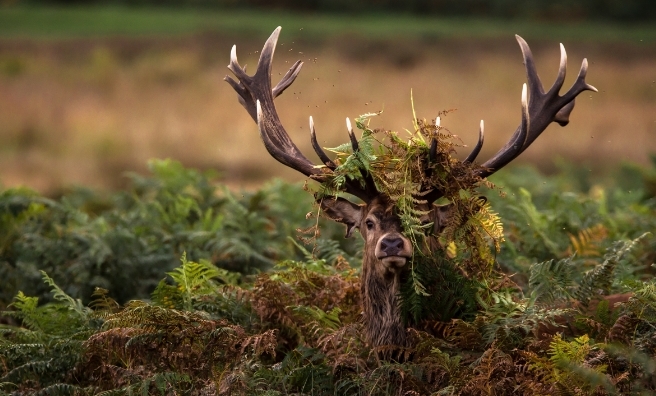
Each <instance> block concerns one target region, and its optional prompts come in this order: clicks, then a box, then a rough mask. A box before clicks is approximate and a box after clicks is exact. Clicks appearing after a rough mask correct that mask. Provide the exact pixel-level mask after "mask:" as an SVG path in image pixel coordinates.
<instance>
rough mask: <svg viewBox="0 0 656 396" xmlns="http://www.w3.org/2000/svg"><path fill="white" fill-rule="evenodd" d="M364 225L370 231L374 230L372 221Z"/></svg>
mask: <svg viewBox="0 0 656 396" xmlns="http://www.w3.org/2000/svg"><path fill="white" fill-rule="evenodd" d="M364 224H365V225H366V226H367V229H368V230H371V229H372V228H374V222H373V221H371V220H367V221H365V222H364Z"/></svg>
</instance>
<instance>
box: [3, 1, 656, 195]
mask: <svg viewBox="0 0 656 396" xmlns="http://www.w3.org/2000/svg"><path fill="white" fill-rule="evenodd" d="M278 25H281V26H283V31H282V35H281V39H280V43H279V48H278V51H277V53H276V57H275V59H274V73H273V77H274V79H275V77H276V76H279V75H282V74H284V72H285V71H286V69H287V68H288V67H289V66H290V65H291V63H292V62H294V61H295V60H297V59H302V60H303V61H304V62H305V65H304V68H303V71H302V72H301V75H300V76H299V78H298V80H297V81H296V82H295V84H294V85H293V86H292V87H291V88H290V89H289V90H288V91H287V92H286V93H285V94H284V95H283V96H282V97H280V98H279V99H278V100H277V106H278V110H279V113H280V115H281V118H282V120H283V122H284V123H285V125H286V126H287V129H288V131H289V133H290V135H291V136H292V138H293V139H294V140H295V141H296V142H297V144H298V145H299V147H300V148H301V150H303V151H304V152H307V153H310V152H311V147H310V144H309V136H308V135H309V134H308V127H307V119H308V117H309V116H310V115H312V116H314V119H315V122H316V125H317V133H318V135H319V138H320V141H321V143H322V144H323V145H325V146H329V147H330V146H335V145H338V144H340V143H341V142H343V141H345V140H346V131H345V127H344V121H343V120H344V118H345V117H347V116H348V117H351V118H353V117H356V116H358V115H360V114H363V113H366V112H372V111H379V110H383V114H382V115H381V116H380V117H377V118H376V119H374V121H373V122H374V126H376V127H383V128H388V129H393V130H403V129H405V128H408V127H409V126H410V125H411V117H412V111H411V104H410V97H411V93H410V92H411V90H412V95H413V97H414V103H415V109H416V111H417V115H418V116H419V117H422V118H434V117H435V115H436V114H437V112H439V111H441V110H445V109H457V111H456V112H453V113H450V114H449V115H448V116H447V117H446V118H445V119H444V120H443V125H445V126H446V127H447V128H449V129H450V130H451V131H452V132H454V133H456V134H458V135H459V136H460V137H461V138H462V139H463V143H464V144H473V143H474V142H475V139H476V135H477V127H478V123H479V120H480V119H484V120H485V123H486V148H485V149H484V151H483V153H482V156H481V158H484V157H485V156H489V155H491V154H493V153H494V151H496V150H497V149H498V148H499V147H501V146H502V145H503V144H504V143H505V141H506V140H507V139H508V138H509V136H510V134H511V133H512V132H513V131H514V130H515V128H516V126H517V124H518V123H519V116H520V100H519V99H520V92H521V85H522V84H523V83H524V81H525V77H524V71H523V67H522V58H521V52H520V50H519V47H518V46H517V44H516V42H515V40H514V37H513V34H515V33H518V34H520V35H522V36H523V37H524V38H525V39H527V41H528V42H529V44H530V45H531V48H532V49H533V52H534V55H535V59H536V62H537V65H538V71H539V73H540V75H541V76H542V78H543V82H544V84H545V85H550V84H551V82H552V81H553V78H554V77H555V74H556V70H557V67H558V59H559V55H558V43H559V42H562V43H563V44H564V45H565V46H566V48H567V50H568V55H569V75H568V79H567V81H566V83H565V86H567V85H568V84H569V83H571V82H572V81H573V79H574V77H575V75H576V72H577V71H578V67H579V66H580V62H581V60H582V59H583V58H584V57H587V58H588V60H589V61H590V68H589V73H588V81H589V82H590V83H591V84H593V85H595V86H596V87H597V88H599V93H596V94H593V93H584V94H583V95H581V96H580V97H579V99H578V101H577V106H576V109H575V111H574V113H573V116H572V122H571V123H570V125H569V126H568V127H567V128H564V129H562V128H559V127H557V126H552V127H550V128H549V129H548V130H547V131H546V132H545V134H544V136H543V137H541V138H540V139H539V140H538V141H537V142H536V143H535V144H534V147H531V148H530V149H529V150H528V151H527V152H526V153H525V154H524V155H523V156H522V157H520V161H523V162H530V163H534V164H536V165H537V166H539V167H540V168H542V169H543V170H550V169H554V167H555V166H556V165H555V164H556V163H557V162H558V161H560V159H561V158H564V159H565V160H567V161H571V162H575V163H581V164H587V165H589V169H590V170H591V171H595V172H604V171H608V170H612V169H613V168H614V167H615V166H616V165H617V164H618V163H620V162H624V161H632V162H638V163H643V164H644V163H647V161H648V154H649V153H650V152H655V151H656V139H654V136H656V28H654V27H651V26H647V25H635V24H633V25H630V26H628V25H627V26H621V25H613V24H601V23H576V24H573V23H570V24H554V23H549V24H547V23H545V24H542V23H536V22H534V21H531V22H518V21H510V22H509V21H493V20H461V19H435V18H416V17H410V16H403V15H401V16H393V15H357V16H356V15H354V16H349V17H345V16H335V15H332V16H331V15H316V14H306V15H300V14H290V13H284V12H261V11H260V12H247V11H234V10H233V11H221V10H201V11H199V10H190V9H152V8H150V9H149V8H136V9H133V8H79V7H78V8H35V7H32V8H29V7H28V8H26V7H3V8H0V181H1V182H2V183H3V184H4V185H5V186H15V185H27V186H30V187H32V188H36V189H38V190H40V191H44V192H55V191H57V190H59V189H61V188H62V187H65V186H68V185H71V184H85V185H88V186H91V187H97V188H118V187H121V186H123V185H124V184H125V180H126V179H125V177H124V176H123V174H124V172H126V171H133V170H134V171H143V170H144V169H145V164H146V161H147V160H148V159H150V158H165V157H171V158H175V159H177V160H180V161H182V162H183V163H184V164H185V165H187V166H194V167H198V168H201V169H208V168H211V169H218V170H220V171H221V172H222V173H223V175H224V178H225V180H226V181H227V182H228V183H229V184H231V185H233V186H238V187H250V186H254V185H258V184H260V183H261V182H262V181H264V180H267V179H269V178H271V177H273V176H282V177H284V178H286V179H288V180H301V177H300V176H299V175H296V174H295V173H294V172H293V171H289V170H287V169H285V168H284V167H283V166H280V165H278V164H277V163H275V161H274V160H273V159H271V158H270V157H269V156H268V154H267V153H266V151H265V150H264V148H263V147H262V145H261V143H260V142H259V136H258V133H257V129H256V127H255V125H254V123H253V122H252V120H251V119H250V118H249V117H248V116H247V114H246V112H245V111H243V109H242V108H241V106H240V105H239V104H238V103H237V101H236V97H235V94H234V93H233V92H232V90H231V88H230V87H229V86H228V85H227V84H226V83H225V82H223V81H222V78H223V77H224V76H225V75H226V74H227V73H228V71H227V69H226V67H225V66H226V65H227V63H228V59H229V53H230V48H231V46H232V45H233V44H237V53H238V56H239V60H240V62H241V63H242V64H244V63H246V64H248V65H251V67H253V65H255V64H256V62H257V55H258V51H259V50H260V49H261V46H262V44H263V43H264V41H265V40H266V37H268V35H269V34H270V32H271V31H272V30H273V29H274V28H275V27H276V26H278Z"/></svg>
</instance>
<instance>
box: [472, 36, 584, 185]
mask: <svg viewBox="0 0 656 396" xmlns="http://www.w3.org/2000/svg"><path fill="white" fill-rule="evenodd" d="M515 38H516V39H517V42H518V43H519V46H520V47H521V49H522V54H523V56H524V65H525V66H526V77H527V81H528V88H527V85H526V84H524V85H523V87H522V123H521V124H520V125H519V127H517V129H516V130H515V133H514V134H513V135H512V137H511V138H510V140H509V141H508V143H506V145H505V146H503V147H502V148H501V149H500V150H499V151H498V152H497V153H496V154H495V155H494V156H493V157H492V158H490V159H489V160H487V161H485V162H484V163H483V164H482V169H481V170H480V171H479V175H480V176H481V177H488V176H490V175H491V174H493V173H495V172H496V171H498V170H499V169H501V168H503V167H504V166H506V165H507V164H509V163H510V162H511V161H512V160H514V159H515V158H517V156H519V155H520V154H521V153H522V152H524V150H526V149H527V148H528V146H530V145H531V143H533V141H535V139H537V138H538V136H540V134H541V133H542V132H544V130H545V129H547V127H548V126H549V124H551V123H552V122H556V123H558V124H559V125H560V126H565V125H567V124H568V123H569V115H570V113H571V112H572V110H573V109H574V99H575V98H576V97H577V96H578V95H579V94H580V93H581V92H583V91H586V90H588V91H595V92H597V88H595V87H593V86H592V85H590V84H588V83H586V82H585V76H586V74H587V72H588V60H587V59H583V63H582V64H581V69H580V70H579V75H578V77H577V78H576V81H575V82H574V84H573V85H572V87H571V88H570V89H569V90H568V91H567V92H565V94H564V95H562V96H561V95H560V89H561V88H562V87H563V83H564V82H565V74H566V70H567V53H566V52H565V47H564V46H563V45H562V44H560V67H559V68H558V75H557V77H556V81H555V82H554V84H553V85H552V86H551V88H550V89H549V91H547V92H545V91H544V87H543V86H542V82H541V81H540V77H539V76H538V72H537V70H536V68H535V62H534V61H533V54H532V53H531V49H530V48H529V46H528V44H526V41H524V39H523V38H521V37H519V36H518V35H515ZM527 94H528V96H527ZM482 131H483V125H482V123H481V134H480V137H479V143H478V145H477V148H478V149H479V150H480V147H479V146H482V145H483V140H482V136H483V133H482ZM477 154H478V151H477V150H476V149H474V152H472V155H470V157H471V158H470V157H468V160H470V161H473V160H474V159H475V158H476V155H477Z"/></svg>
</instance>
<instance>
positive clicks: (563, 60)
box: [549, 43, 567, 93]
mask: <svg viewBox="0 0 656 396" xmlns="http://www.w3.org/2000/svg"><path fill="white" fill-rule="evenodd" d="M566 75H567V51H565V46H564V45H563V43H560V66H559V67H558V75H557V76H556V81H555V82H554V84H553V85H552V86H551V88H550V89H549V93H552V92H556V93H558V92H560V89H561V88H562V87H563V83H564V82H565V76H566Z"/></svg>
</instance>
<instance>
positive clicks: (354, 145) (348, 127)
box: [346, 117, 360, 153]
mask: <svg viewBox="0 0 656 396" xmlns="http://www.w3.org/2000/svg"><path fill="white" fill-rule="evenodd" d="M346 130H347V131H348V134H349V139H351V148H352V149H353V152H354V153H355V152H356V151H358V150H359V149H360V145H359V144H358V139H356V138H355V133H353V127H352V126H351V120H350V119H349V118H348V117H346Z"/></svg>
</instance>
